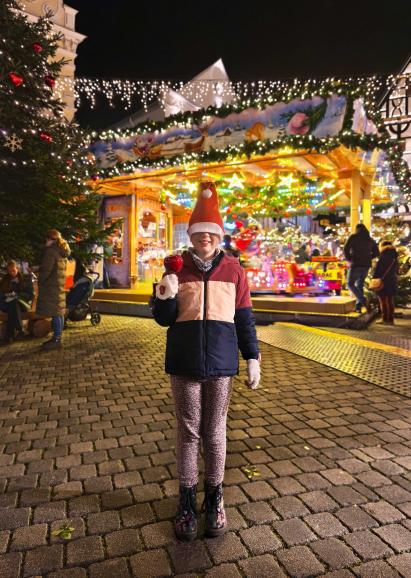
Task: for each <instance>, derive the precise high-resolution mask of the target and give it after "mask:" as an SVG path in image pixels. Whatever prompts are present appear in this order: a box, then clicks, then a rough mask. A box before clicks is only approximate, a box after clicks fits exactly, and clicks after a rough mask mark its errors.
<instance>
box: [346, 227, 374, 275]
mask: <svg viewBox="0 0 411 578" xmlns="http://www.w3.org/2000/svg"><path fill="white" fill-rule="evenodd" d="M379 254H380V252H379V250H378V245H377V243H376V242H375V241H374V239H372V238H371V237H369V236H365V235H360V234H359V233H353V234H352V235H350V236H349V237H348V240H347V242H346V244H345V245H344V255H345V258H346V259H347V261H350V262H351V267H368V268H369V267H371V262H372V260H373V259H375V257H378V255H379Z"/></svg>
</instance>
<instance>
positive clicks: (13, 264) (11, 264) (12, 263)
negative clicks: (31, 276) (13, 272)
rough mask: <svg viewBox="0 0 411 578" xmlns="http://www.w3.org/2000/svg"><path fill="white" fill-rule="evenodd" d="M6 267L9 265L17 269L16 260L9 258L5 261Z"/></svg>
mask: <svg viewBox="0 0 411 578" xmlns="http://www.w3.org/2000/svg"><path fill="white" fill-rule="evenodd" d="M6 267H7V269H8V268H9V267H16V269H18V266H17V263H16V261H14V260H13V259H11V261H9V262H8V263H7V265H6Z"/></svg>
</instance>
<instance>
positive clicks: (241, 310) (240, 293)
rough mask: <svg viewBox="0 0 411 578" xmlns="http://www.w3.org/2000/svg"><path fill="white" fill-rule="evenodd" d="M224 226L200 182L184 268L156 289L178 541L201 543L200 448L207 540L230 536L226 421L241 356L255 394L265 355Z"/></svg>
mask: <svg viewBox="0 0 411 578" xmlns="http://www.w3.org/2000/svg"><path fill="white" fill-rule="evenodd" d="M223 234H224V225H223V220H222V218H221V216H220V214H219V210H218V198H217V192H216V189H215V186H214V184H213V183H201V184H200V188H199V195H198V200H197V204H196V206H195V208H194V211H193V213H192V215H191V218H190V222H189V228H188V235H189V236H190V240H191V243H192V244H193V247H190V249H189V251H185V252H184V253H183V256H182V258H183V264H182V269H181V270H179V271H177V272H176V274H175V273H171V274H166V275H165V276H164V277H163V279H162V280H161V282H160V283H158V284H157V286H156V297H155V299H154V305H153V315H154V319H155V320H156V321H157V323H159V324H160V325H162V326H169V329H168V331H167V347H166V368H165V369H166V373H169V374H171V375H170V377H171V389H172V392H173V397H174V402H175V408H176V418H177V444H176V445H177V449H176V454H177V471H178V478H179V482H180V492H179V495H180V499H179V506H178V510H177V514H176V517H175V520H174V530H175V533H176V536H177V537H178V538H179V539H181V540H194V539H195V538H196V536H197V505H196V492H197V483H198V456H199V449H200V440H201V439H202V441H203V451H204V462H205V475H204V477H205V482H204V490H205V497H204V508H205V533H206V535H207V536H209V537H215V536H220V535H221V534H224V533H225V532H226V531H227V519H226V514H225V510H224V500H223V478H224V468H225V459H226V420H227V411H228V405H229V402H230V396H231V388H232V379H233V376H234V375H236V374H237V373H238V349H240V351H241V354H242V356H243V358H244V359H245V360H246V362H247V374H248V380H247V385H248V387H249V388H251V389H255V388H257V387H258V383H259V381H260V353H259V348H258V341H257V336H256V331H255V324H254V316H253V313H252V309H251V298H250V290H249V287H248V284H247V278H246V275H245V271H244V269H243V268H242V267H241V265H240V263H239V261H238V259H236V258H234V257H231V256H229V255H226V254H225V253H224V251H221V249H220V248H219V244H220V243H221V240H222V238H223Z"/></svg>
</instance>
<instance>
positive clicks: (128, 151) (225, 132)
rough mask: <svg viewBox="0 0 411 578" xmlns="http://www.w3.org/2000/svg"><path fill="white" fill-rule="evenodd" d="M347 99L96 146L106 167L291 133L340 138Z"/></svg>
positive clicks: (271, 108) (248, 112)
mask: <svg viewBox="0 0 411 578" xmlns="http://www.w3.org/2000/svg"><path fill="white" fill-rule="evenodd" d="M346 111H347V99H346V97H345V96H343V95H331V96H329V97H327V98H325V97H320V96H314V97H313V98H310V99H306V100H298V99H295V100H292V101H291V102H288V103H284V102H277V103H275V104H270V105H266V106H265V107H264V108H262V109H257V108H247V109H245V110H242V111H240V112H232V113H230V114H228V115H227V116H225V117H219V116H205V117H204V119H205V120H204V121H203V122H202V123H200V124H195V123H192V124H188V123H181V124H178V125H173V126H171V127H169V128H167V129H164V130H161V131H158V130H157V131H153V132H145V133H140V134H135V135H133V136H127V137H124V138H117V139H116V140H108V141H97V142H94V143H92V144H91V145H90V152H91V153H92V154H93V155H94V157H95V159H96V161H97V164H98V166H99V167H100V168H106V167H112V166H114V165H116V164H117V163H128V162H133V161H138V159H142V158H146V159H156V158H161V157H174V156H178V155H181V154H184V153H193V152H201V151H209V150H211V149H224V148H226V147H228V146H230V145H238V144H241V143H244V142H253V141H264V140H267V139H269V140H278V139H281V138H283V137H285V136H287V135H307V134H312V135H313V136H314V137H317V138H326V137H329V136H335V135H337V134H338V133H339V132H340V131H341V130H342V128H343V124H344V117H345V113H346Z"/></svg>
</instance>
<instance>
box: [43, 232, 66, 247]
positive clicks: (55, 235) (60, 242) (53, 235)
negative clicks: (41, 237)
mask: <svg viewBox="0 0 411 578" xmlns="http://www.w3.org/2000/svg"><path fill="white" fill-rule="evenodd" d="M46 239H50V241H55V242H56V244H57V246H58V247H62V248H63V249H68V247H69V245H68V243H67V241H66V240H65V239H63V237H62V236H61V233H60V231H58V230H57V229H49V230H48V231H47V233H46Z"/></svg>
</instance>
